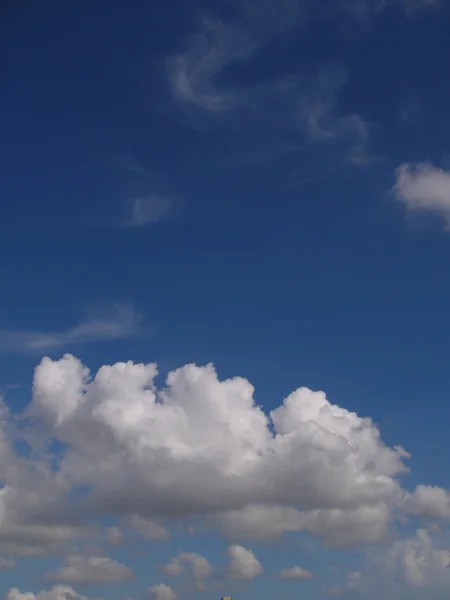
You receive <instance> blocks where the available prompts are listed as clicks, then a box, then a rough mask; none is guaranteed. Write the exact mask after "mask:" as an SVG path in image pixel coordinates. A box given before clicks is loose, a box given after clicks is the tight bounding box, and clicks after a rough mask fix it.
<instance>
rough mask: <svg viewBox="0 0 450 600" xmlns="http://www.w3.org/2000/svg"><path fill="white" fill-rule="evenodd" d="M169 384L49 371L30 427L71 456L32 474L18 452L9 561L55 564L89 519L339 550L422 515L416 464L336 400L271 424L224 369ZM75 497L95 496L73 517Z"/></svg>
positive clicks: (68, 360)
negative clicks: (400, 519)
mask: <svg viewBox="0 0 450 600" xmlns="http://www.w3.org/2000/svg"><path fill="white" fill-rule="evenodd" d="M157 372H158V371H157V368H156V365H154V364H147V365H144V364H134V363H132V362H128V363H117V364H115V365H112V366H104V367H102V368H101V369H100V370H99V371H98V372H97V374H96V375H94V376H92V375H91V374H90V372H89V370H88V368H87V367H85V366H84V365H83V364H82V363H81V362H80V361H79V360H78V359H76V358H75V357H74V356H71V355H66V356H64V357H63V358H62V359H61V360H56V361H54V360H51V359H49V358H44V359H43V360H42V361H41V363H40V364H39V366H38V367H37V368H36V372H35V376H34V384H33V396H32V402H31V404H30V406H29V407H28V408H27V409H26V411H25V415H26V417H27V418H30V419H31V421H30V423H31V422H32V423H33V427H35V428H37V432H36V439H38V438H39V435H40V436H41V438H42V439H43V440H48V439H54V440H56V441H57V443H58V444H57V447H58V449H59V452H58V456H57V461H55V460H53V461H50V460H47V461H46V460H45V459H44V458H42V459H41V460H37V459H36V461H34V462H33V464H31V463H30V462H29V461H25V460H24V459H23V458H18V457H17V456H15V455H14V453H13V451H12V449H11V448H9V449H8V448H7V443H6V442H5V444H6V446H5V452H6V454H5V460H7V461H10V467H9V469H6V470H5V476H3V477H2V478H3V481H4V482H5V483H6V484H7V487H5V488H4V490H3V492H2V495H1V496H0V498H1V506H2V512H3V514H4V518H3V523H2V525H1V529H0V531H1V532H2V536H1V537H0V551H3V552H5V553H14V552H17V553H20V552H21V553H23V554H39V553H45V550H46V549H48V548H51V547H54V548H56V547H58V545H61V544H63V543H67V542H69V541H70V540H71V539H74V538H77V537H80V536H82V535H86V536H87V535H90V534H92V523H91V522H89V521H86V520H83V519H84V517H83V514H91V515H92V514H96V513H98V514H101V513H102V512H105V511H106V512H108V513H109V514H111V513H112V514H116V515H117V516H118V517H120V518H122V520H123V523H124V524H125V525H126V526H128V527H129V528H131V529H133V530H135V531H137V532H139V533H140V535H142V536H144V537H147V538H150V539H164V538H165V537H167V535H168V533H167V530H166V528H165V525H164V521H167V522H169V521H170V520H173V519H179V518H182V517H190V516H197V517H198V516H203V518H204V520H205V523H206V524H207V525H208V526H212V527H218V528H219V529H222V530H223V531H224V532H226V534H227V535H228V536H229V537H231V538H234V540H235V541H238V540H240V539H246V538H247V539H249V538H255V539H257V538H275V537H277V536H279V535H281V534H283V533H285V532H291V531H307V532H309V533H312V534H315V535H318V536H320V537H321V538H323V539H324V540H325V541H326V542H328V543H331V544H335V545H346V544H355V543H362V542H363V543H371V542H376V541H377V540H380V539H382V538H383V536H385V534H386V533H387V532H388V530H389V526H390V523H391V519H392V515H393V513H394V512H395V511H396V510H398V509H400V508H402V507H404V506H406V505H408V502H409V507H410V511H411V512H417V511H418V508H417V502H418V500H417V498H418V497H419V496H418V495H419V494H420V493H421V492H420V490H417V491H416V492H415V494H414V495H413V499H411V498H410V499H409V500H408V494H406V492H405V491H404V490H403V489H402V487H401V485H400V483H399V479H398V478H399V476H400V475H402V474H403V473H405V472H406V471H407V468H406V466H405V462H404V461H405V458H407V457H408V454H407V453H406V452H405V451H404V450H403V449H402V448H401V447H396V448H389V447H388V446H386V445H385V444H384V443H383V442H382V440H381V438H380V433H379V431H378V429H377V427H376V426H375V425H374V423H373V422H372V421H371V420H370V419H369V418H363V417H360V416H358V415H357V414H355V413H353V412H350V411H348V410H346V409H344V408H341V407H339V406H336V405H333V404H332V403H331V402H330V401H329V400H328V399H327V397H326V396H325V394H324V393H323V392H317V391H312V390H309V389H307V388H299V389H298V390H296V391H294V392H293V393H292V394H290V395H289V396H288V397H287V398H286V399H285V400H284V401H283V403H282V404H281V405H280V406H279V407H278V408H276V409H275V410H273V411H272V412H270V413H269V414H265V413H264V412H263V410H262V409H261V408H260V407H259V406H257V405H256V404H255V401H254V398H253V392H254V390H253V386H252V385H251V384H250V383H249V382H248V381H247V380H246V379H243V378H241V377H235V378H233V379H228V380H225V381H221V380H220V379H219V378H218V376H217V373H216V371H215V369H214V367H213V366H212V365H208V366H206V367H198V366H196V365H192V364H191V365H186V366H184V367H182V368H180V369H177V370H175V371H172V372H170V373H169V374H168V376H167V380H166V386H165V387H164V388H163V389H160V390H158V389H157V388H156V386H155V383H154V380H155V377H156V375H157ZM30 426H31V425H30ZM55 464H57V465H58V466H57V468H56V470H55ZM13 466H14V468H13ZM74 488H77V489H79V490H80V489H82V490H85V493H84V496H82V497H81V499H79V501H78V502H77V503H74V504H73V506H72V501H71V498H72V496H71V490H72V489H74ZM130 490H132V492H131V491H130ZM434 493H439V492H438V491H435V492H434ZM414 498H416V499H415V500H414ZM422 503H423V501H422ZM78 513H80V514H78ZM113 534H114V535H115V534H118V532H117V531H115V530H114V531H112V530H111V531H110V533H109V535H110V538H111V536H112V537H114V536H113ZM119 538H120V535H119V536H118V537H116V539H119ZM111 539H112V538H111Z"/></svg>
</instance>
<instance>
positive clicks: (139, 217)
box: [124, 194, 172, 227]
mask: <svg viewBox="0 0 450 600" xmlns="http://www.w3.org/2000/svg"><path fill="white" fill-rule="evenodd" d="M130 209H131V210H130V212H131V214H130V216H129V218H128V219H127V220H126V221H125V223H124V226H125V227H146V226H147V225H150V224H151V223H157V222H159V221H162V220H163V219H166V218H167V217H168V216H169V214H170V211H171V209H172V203H171V201H170V200H169V199H168V198H166V197H164V196H160V195H157V194H149V195H148V196H140V197H138V198H133V199H132V200H131V201H130Z"/></svg>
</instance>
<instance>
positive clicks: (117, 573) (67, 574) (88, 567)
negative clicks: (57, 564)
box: [47, 556, 133, 583]
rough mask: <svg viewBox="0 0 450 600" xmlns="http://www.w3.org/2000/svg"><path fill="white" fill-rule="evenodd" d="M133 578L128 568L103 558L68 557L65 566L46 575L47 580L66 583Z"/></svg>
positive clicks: (104, 581) (102, 581)
mask: <svg viewBox="0 0 450 600" xmlns="http://www.w3.org/2000/svg"><path fill="white" fill-rule="evenodd" d="M132 576H133V570H132V569H131V568H130V567H127V566H125V565H122V564H121V563H119V562H117V561H115V560H112V559H111V558H107V557H105V556H68V557H67V558H66V562H65V565H64V566H63V567H61V568H60V569H58V570H57V571H53V572H51V573H48V574H47V577H48V578H49V579H57V580H59V581H66V582H68V583H107V582H117V581H125V580H126V579H130V578H131V577H132Z"/></svg>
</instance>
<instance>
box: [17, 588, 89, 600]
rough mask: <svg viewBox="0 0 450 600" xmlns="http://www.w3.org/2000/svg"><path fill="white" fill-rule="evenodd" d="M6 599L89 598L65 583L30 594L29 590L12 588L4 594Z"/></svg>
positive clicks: (53, 599)
mask: <svg viewBox="0 0 450 600" xmlns="http://www.w3.org/2000/svg"><path fill="white" fill-rule="evenodd" d="M6 600H89V599H88V598H87V597H86V596H80V594H77V593H76V592H75V591H74V590H73V589H72V588H71V587H68V586H66V585H55V586H54V587H52V588H51V589H50V590H49V591H43V592H39V593H38V594H36V595H35V594H32V593H31V592H24V593H22V592H20V591H19V590H18V589H17V588H12V589H10V590H9V592H8V593H7V595H6Z"/></svg>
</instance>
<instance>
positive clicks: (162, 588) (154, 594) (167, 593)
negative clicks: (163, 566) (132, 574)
mask: <svg viewBox="0 0 450 600" xmlns="http://www.w3.org/2000/svg"><path fill="white" fill-rule="evenodd" d="M149 593H150V596H151V598H154V600H177V595H176V593H175V592H174V591H173V589H172V588H171V587H170V586H168V585H166V584H164V583H159V584H157V585H153V586H152V587H151V588H150V589H149Z"/></svg>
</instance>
